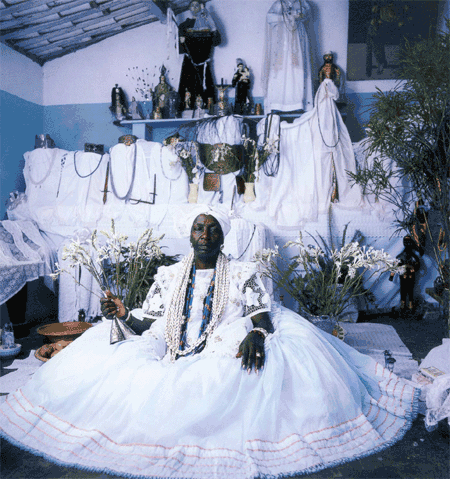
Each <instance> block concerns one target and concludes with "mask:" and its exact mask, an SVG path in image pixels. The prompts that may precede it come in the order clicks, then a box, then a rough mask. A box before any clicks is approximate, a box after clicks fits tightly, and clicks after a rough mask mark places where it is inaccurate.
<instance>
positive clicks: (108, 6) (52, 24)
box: [0, 0, 144, 41]
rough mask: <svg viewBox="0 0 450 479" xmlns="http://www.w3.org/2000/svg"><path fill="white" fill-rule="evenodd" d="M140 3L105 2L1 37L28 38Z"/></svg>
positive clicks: (5, 38)
mask: <svg viewBox="0 0 450 479" xmlns="http://www.w3.org/2000/svg"><path fill="white" fill-rule="evenodd" d="M74 3H75V2H74ZM76 3H77V4H78V3H79V4H83V3H86V0H78V1H77V2H76ZM139 4H142V5H144V4H143V3H142V0H129V1H122V0H117V1H114V2H108V3H104V4H102V5H99V6H98V7H95V8H92V7H91V8H90V9H89V10H86V11H82V12H78V13H72V14H70V15H64V16H61V15H60V17H59V18H58V19H55V20H49V21H48V22H46V23H39V24H38V25H33V26H31V27H27V28H22V29H20V30H14V31H12V32H9V33H5V34H4V35H0V39H1V40H2V41H3V40H10V39H20V38H26V37H27V36H28V35H30V34H32V33H35V32H38V33H39V32H41V31H43V32H45V31H47V32H48V30H52V29H54V28H56V27H58V26H61V25H64V24H65V23H68V22H77V21H79V20H83V19H85V18H86V15H87V14H94V13H96V12H97V13H99V14H103V13H104V12H108V13H109V12H110V11H111V10H114V9H115V10H114V15H115V14H116V12H117V11H119V9H120V8H122V7H124V8H126V7H131V6H136V5H139ZM64 8H65V9H66V10H68V9H67V6H65V7H64ZM61 14H62V13H61ZM103 18H108V16H107V15H105V17H103ZM0 28H1V25H0Z"/></svg>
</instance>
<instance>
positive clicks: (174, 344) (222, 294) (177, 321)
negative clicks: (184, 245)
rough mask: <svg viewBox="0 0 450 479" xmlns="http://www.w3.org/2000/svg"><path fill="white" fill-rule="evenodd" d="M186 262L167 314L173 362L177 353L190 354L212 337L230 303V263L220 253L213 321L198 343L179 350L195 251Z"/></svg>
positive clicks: (168, 335)
mask: <svg viewBox="0 0 450 479" xmlns="http://www.w3.org/2000/svg"><path fill="white" fill-rule="evenodd" d="M185 260H186V261H183V265H182V268H181V271H180V275H179V277H178V278H177V284H176V288H175V293H174V296H173V298H172V301H171V304H170V306H169V310H168V313H167V324H166V330H165V338H166V343H167V347H168V349H169V351H170V358H171V360H172V361H175V359H176V356H177V353H178V355H180V356H185V355H187V354H190V353H191V352H192V351H194V350H195V349H196V348H197V347H198V346H199V345H200V344H201V343H203V342H204V341H206V340H207V338H208V337H209V336H210V335H211V333H212V332H213V331H214V329H215V328H216V326H217V325H218V324H219V322H220V319H221V318H222V315H223V313H224V311H225V307H226V305H227V303H228V294H229V289H230V279H229V262H228V259H227V258H226V257H225V255H224V254H222V253H220V254H219V257H218V258H217V264H216V278H217V283H216V288H217V291H216V293H215V294H214V299H213V305H212V313H211V320H210V322H209V324H208V325H207V327H206V329H205V331H204V332H203V334H201V336H200V337H199V338H198V339H197V341H195V342H194V343H193V344H192V345H191V346H190V347H188V348H186V349H185V350H183V351H180V350H179V349H178V348H179V341H180V335H181V324H182V321H183V318H182V316H183V313H182V312H183V309H184V302H185V294H186V288H187V284H188V280H189V275H190V269H191V267H192V263H193V260H194V253H193V251H191V253H190V254H189V256H187V257H186V258H185Z"/></svg>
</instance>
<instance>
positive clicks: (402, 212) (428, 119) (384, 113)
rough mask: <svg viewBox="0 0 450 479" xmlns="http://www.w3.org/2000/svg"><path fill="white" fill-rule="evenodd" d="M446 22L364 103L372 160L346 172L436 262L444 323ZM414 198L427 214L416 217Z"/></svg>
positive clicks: (449, 224)
mask: <svg viewBox="0 0 450 479" xmlns="http://www.w3.org/2000/svg"><path fill="white" fill-rule="evenodd" d="M446 24H447V30H446V32H441V33H439V34H437V35H435V36H430V37H429V38H425V39H422V40H420V41H418V42H416V43H414V44H411V43H408V42H407V43H406V45H405V47H404V49H403V51H402V52H401V55H400V56H399V62H400V66H399V68H398V78H399V83H398V85H397V86H396V87H395V88H394V89H393V90H392V91H388V92H382V91H380V90H378V92H377V93H376V94H375V95H374V101H373V103H372V106H371V109H370V120H369V125H368V128H367V141H366V145H367V147H366V148H367V150H366V151H367V153H368V155H371V156H372V157H374V158H375V159H374V162H373V164H371V165H361V166H360V168H359V170H358V171H357V172H356V173H349V175H350V177H351V179H352V180H353V181H354V182H355V183H357V184H359V185H360V186H361V187H362V188H363V190H364V191H365V192H366V193H372V194H374V195H375V197H376V198H379V199H383V200H384V201H386V202H388V203H390V204H391V205H392V206H393V210H394V212H395V214H396V222H397V226H398V228H399V229H400V230H404V231H405V232H407V233H409V234H410V235H411V236H413V237H414V238H415V239H416V241H417V242H418V243H421V242H423V243H424V244H419V245H418V246H420V247H421V248H424V250H425V252H426V253H427V254H429V256H430V257H431V258H432V259H433V260H434V262H435V265H436V269H437V272H438V277H439V278H440V279H441V281H440V283H441V286H442V287H440V288H439V290H440V291H441V294H442V296H441V302H442V304H443V305H444V311H445V313H444V314H445V315H446V317H447V318H448V329H449V330H450V315H449V289H448V288H449V278H448V262H449V261H450V82H449V78H450V55H449V51H450V19H447V20H446ZM392 163H393V166H392ZM400 182H401V183H403V184H407V185H409V190H408V191H407V192H406V194H407V195H409V198H410V201H405V195H404V194H403V193H400V192H399V189H398V188H396V185H398V184H399V183H400ZM417 205H420V207H421V208H420V209H421V210H422V211H423V209H424V208H425V209H427V212H428V214H423V212H422V214H420V217H419V215H418V208H417ZM419 212H420V210H419ZM418 222H419V223H420V229H421V234H420V235H419V234H417V230H416V228H415V226H416V225H417V223H418Z"/></svg>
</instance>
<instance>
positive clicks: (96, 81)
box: [43, 0, 395, 105]
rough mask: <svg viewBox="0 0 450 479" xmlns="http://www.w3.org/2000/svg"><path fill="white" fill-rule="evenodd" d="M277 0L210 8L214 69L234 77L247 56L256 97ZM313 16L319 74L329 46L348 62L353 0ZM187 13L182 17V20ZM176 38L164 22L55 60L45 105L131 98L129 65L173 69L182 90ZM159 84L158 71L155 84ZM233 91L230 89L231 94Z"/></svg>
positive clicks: (321, 2)
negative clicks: (115, 93) (121, 95)
mask: <svg viewBox="0 0 450 479" xmlns="http://www.w3.org/2000/svg"><path fill="white" fill-rule="evenodd" d="M272 3H273V0H212V1H210V2H208V4H207V8H208V9H209V10H210V12H211V14H212V15H213V17H214V19H215V20H216V23H217V24H218V27H219V29H220V31H221V33H222V36H223V43H222V44H221V45H220V46H219V47H216V48H215V52H214V73H215V77H216V80H217V81H220V79H221V78H224V80H227V81H231V77H232V75H233V72H234V70H235V66H236V58H243V59H244V60H245V61H246V62H247V64H248V65H249V67H250V69H251V70H252V72H253V75H254V85H253V91H252V95H253V96H254V97H261V96H263V92H262V87H261V81H260V78H261V67H262V63H263V52H264V32H265V18H266V14H267V11H268V10H269V8H270V6H271V5H272ZM311 5H312V9H313V15H314V17H313V19H312V20H311V21H310V22H309V25H308V26H307V27H308V31H309V35H310V40H311V47H312V55H313V75H314V77H315V72H317V70H318V68H319V66H320V65H321V64H322V55H323V53H324V52H325V51H327V50H332V51H333V52H335V61H336V63H337V64H338V65H339V66H340V67H341V68H342V69H343V70H344V71H345V69H346V64H347V31H348V0H312V1H311ZM184 18H185V16H179V18H178V19H177V20H178V22H179V23H180V22H181V21H183V20H184ZM173 43H174V42H173V41H172V42H171V46H170V47H169V46H168V41H167V29H166V26H165V25H162V24H161V23H159V22H155V23H152V24H150V25H146V26H145V27H140V28H137V29H135V30H132V31H128V32H124V33H121V34H119V35H116V36H115V37H112V38H110V39H107V40H104V41H103V42H101V43H99V44H96V45H93V46H90V47H87V48H85V49H82V50H79V51H78V52H76V53H73V54H70V55H66V56H64V57H62V58H59V59H55V60H53V61H51V62H48V63H46V64H45V65H44V67H43V70H44V104H45V105H58V104H71V103H79V104H80V103H105V102H109V101H110V94H111V89H112V87H113V86H114V84H115V83H118V84H119V85H120V86H122V88H123V89H124V90H125V92H126V93H127V94H128V95H129V96H131V95H133V93H134V88H135V86H134V84H133V82H132V81H131V80H130V79H129V78H127V76H126V74H127V72H128V68H133V67H136V66H138V67H139V68H141V69H142V68H148V69H149V70H150V71H151V72H152V74H153V73H154V72H157V71H158V69H159V68H160V67H161V65H162V64H163V63H164V65H165V66H166V67H167V68H168V69H169V75H168V77H169V81H170V83H171V85H172V86H173V87H175V88H178V82H179V74H180V69H181V61H182V57H181V56H179V55H177V53H176V51H175V49H174V47H173ZM157 82H158V79H157V75H156V77H155V84H156V83H157ZM394 84H395V82H392V81H378V82H375V81H364V82H349V83H348V84H347V92H350V91H355V92H359V91H361V92H364V91H366V92H374V91H375V85H377V86H379V87H381V88H386V89H389V88H391V87H392V86H393V85H394ZM232 95H233V91H231V92H230V96H232Z"/></svg>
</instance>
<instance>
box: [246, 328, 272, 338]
mask: <svg viewBox="0 0 450 479" xmlns="http://www.w3.org/2000/svg"><path fill="white" fill-rule="evenodd" d="M250 332H251V333H253V332H255V333H259V334H261V335H262V336H263V338H264V340H265V339H266V338H267V336H269V333H268V332H267V331H266V330H265V329H264V328H253V329H252V330H251V331H250Z"/></svg>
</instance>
